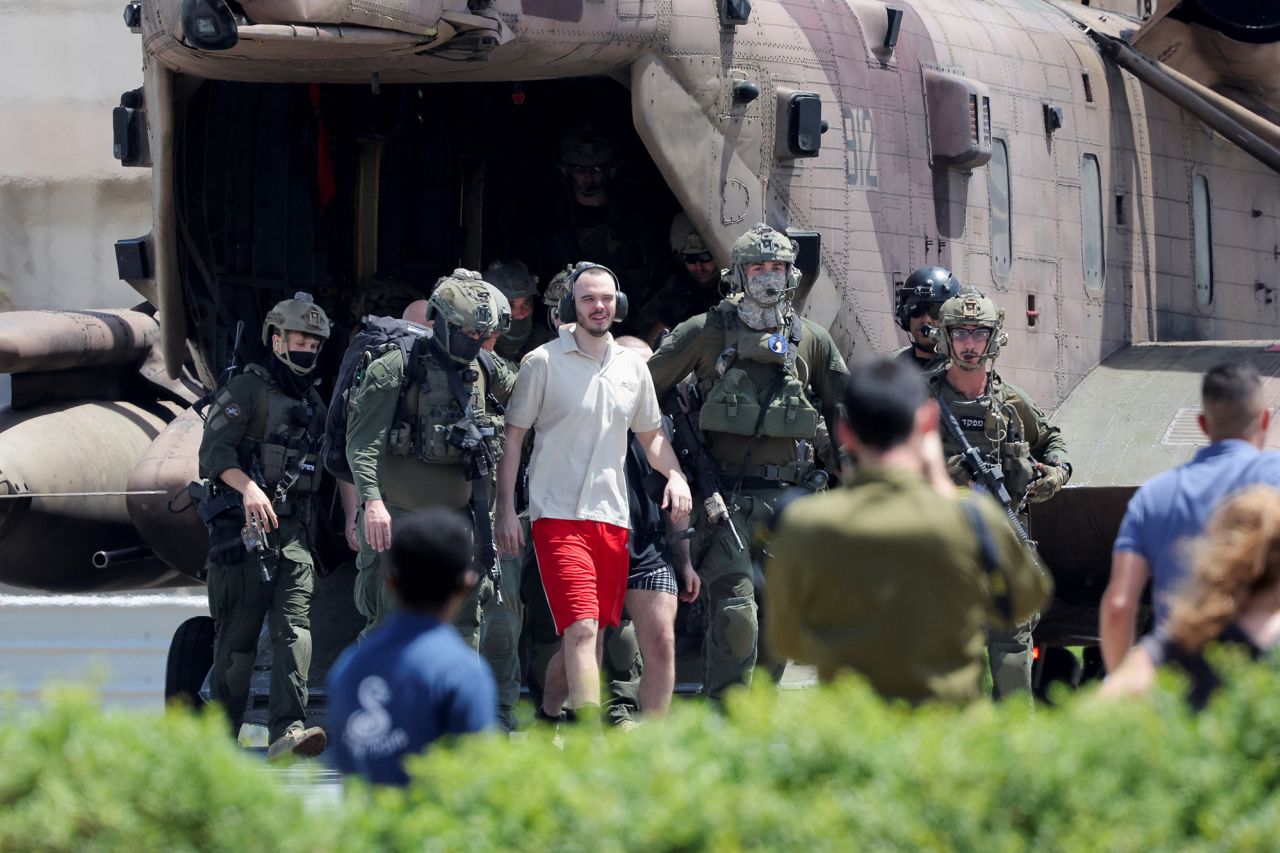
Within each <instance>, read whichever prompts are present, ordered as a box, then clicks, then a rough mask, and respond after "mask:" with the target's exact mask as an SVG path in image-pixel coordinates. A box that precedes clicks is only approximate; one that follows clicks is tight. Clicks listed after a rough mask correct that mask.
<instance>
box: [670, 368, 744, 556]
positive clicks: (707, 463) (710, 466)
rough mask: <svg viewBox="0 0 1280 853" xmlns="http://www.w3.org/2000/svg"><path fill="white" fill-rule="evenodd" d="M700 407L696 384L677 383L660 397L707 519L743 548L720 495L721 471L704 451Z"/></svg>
mask: <svg viewBox="0 0 1280 853" xmlns="http://www.w3.org/2000/svg"><path fill="white" fill-rule="evenodd" d="M701 407H702V400H701V399H700V398H699V395H698V389H697V387H696V386H693V385H689V386H681V385H677V386H676V387H675V388H673V389H671V392H670V393H669V394H667V396H666V398H665V399H664V400H663V405H662V410H663V412H664V413H666V414H667V416H669V417H670V418H671V424H672V427H673V430H672V431H673V432H674V436H673V438H672V442H671V443H672V445H674V447H675V451H676V458H677V459H678V460H679V461H680V467H681V468H683V469H684V470H685V473H687V474H688V475H689V479H690V480H692V481H693V483H694V485H695V486H696V487H697V488H698V490H699V491H700V492H702V494H703V495H705V497H704V498H703V500H702V509H703V512H705V513H706V516H707V520H708V521H710V522H711V523H712V524H719V525H721V526H723V527H725V528H727V529H728V531H729V533H730V535H731V536H733V542H734V544H735V545H737V546H738V550H739V551H741V550H742V549H743V546H742V539H741V538H740V537H739V536H738V531H737V528H735V527H734V526H733V518H732V516H730V514H729V508H728V507H727V506H726V505H725V502H724V498H723V497H722V496H721V494H720V472H719V471H717V470H716V463H715V462H714V461H713V460H712V459H711V454H710V452H708V450H707V438H706V436H705V435H703V434H702V430H701V429H700V428H699V427H698V423H697V421H696V420H695V415H696V414H697V412H698V410H699V409H700V408H701Z"/></svg>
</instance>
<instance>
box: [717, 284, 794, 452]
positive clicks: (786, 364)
mask: <svg viewBox="0 0 1280 853" xmlns="http://www.w3.org/2000/svg"><path fill="white" fill-rule="evenodd" d="M712 318H719V322H720V323H721V324H722V325H723V327H724V343H725V346H724V350H723V351H722V352H721V353H720V357H719V358H718V359H717V360H716V372H717V373H718V374H719V377H718V378H717V379H715V380H714V381H713V382H712V385H711V388H710V389H709V390H708V391H707V394H706V399H705V400H704V401H703V403H702V410H701V412H700V414H699V426H700V427H701V429H702V430H703V431H704V432H724V433H730V434H733V435H748V436H749V435H756V434H757V424H758V425H759V428H758V433H759V435H762V436H768V437H772V438H792V439H812V438H813V437H814V436H815V435H817V433H818V410H817V409H816V408H814V405H813V403H812V402H811V401H810V399H809V395H808V394H806V393H805V389H804V383H803V382H801V381H800V376H799V373H798V372H797V371H796V358H797V356H798V355H799V349H800V341H801V338H802V336H803V326H802V325H801V322H800V318H799V317H796V316H793V317H792V318H791V321H790V323H789V324H788V329H787V330H786V332H785V334H784V333H783V332H761V331H757V330H755V329H749V328H747V327H746V326H745V325H744V324H742V323H741V322H740V321H739V320H738V310H737V307H736V306H735V305H734V303H732V302H730V301H729V300H727V299H726V300H724V301H722V302H721V303H720V304H719V305H717V306H716V307H715V308H714V309H712V310H711V311H709V312H707V322H708V324H710V323H711V322H712ZM739 359H741V360H742V361H746V362H754V363H758V364H767V365H772V366H774V367H775V369H776V371H777V372H776V373H774V374H773V375H772V376H771V378H770V379H768V380H767V381H766V382H765V384H764V385H763V386H761V385H758V384H757V383H756V382H753V381H752V379H751V377H750V376H749V375H748V373H747V371H746V370H744V369H743V368H741V367H737V366H735V364H736V362H737V361H738V360H739ZM757 375H759V372H758V371H757ZM771 389H773V394H772V395H770V393H769V392H770V390H771ZM762 406H763V417H762V415H761V407H762Z"/></svg>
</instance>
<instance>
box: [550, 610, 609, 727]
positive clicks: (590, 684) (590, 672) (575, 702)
mask: <svg viewBox="0 0 1280 853" xmlns="http://www.w3.org/2000/svg"><path fill="white" fill-rule="evenodd" d="M603 637H604V634H603V633H602V632H601V631H600V630H599V622H598V621H597V620H595V619H579V620H578V621H577V622H574V623H573V624H572V625H570V626H569V627H568V628H566V629H565V631H564V641H563V642H562V643H561V644H560V651H559V652H557V655H559V656H560V657H561V658H562V659H563V661H564V663H563V666H562V667H561V669H563V671H564V677H565V683H566V685H567V686H568V693H569V707H570V708H575V709H576V708H581V707H582V706H583V705H596V706H598V705H599V704H600V654H601V652H602V650H603V648H604V646H603V643H602V639H603ZM554 668H555V661H554V660H553V661H552V666H550V667H548V668H547V669H548V674H547V682H548V690H547V693H548V694H549V693H550V692H551V690H550V683H551V674H550V672H551V670H552V669H554ZM552 698H554V697H552ZM547 704H548V703H547V701H546V699H545V698H544V700H543V705H544V707H545V706H546V705H547Z"/></svg>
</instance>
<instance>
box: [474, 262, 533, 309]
mask: <svg viewBox="0 0 1280 853" xmlns="http://www.w3.org/2000/svg"><path fill="white" fill-rule="evenodd" d="M484 280H485V281H487V282H489V284H492V285H493V286H494V287H496V288H498V290H501V291H502V295H503V296H505V297H507V301H508V302H510V301H511V300H513V299H520V298H522V297H534V296H537V295H538V277H537V276H536V275H533V274H532V273H530V272H529V268H528V267H526V266H525V265H524V264H523V263H521V262H520V261H505V262H504V261H494V262H493V263H491V264H489V268H488V269H487V270H485V271H484Z"/></svg>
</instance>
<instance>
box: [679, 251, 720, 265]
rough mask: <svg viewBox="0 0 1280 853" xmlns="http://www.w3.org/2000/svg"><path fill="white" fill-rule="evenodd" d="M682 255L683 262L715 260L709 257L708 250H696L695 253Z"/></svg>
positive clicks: (696, 262)
mask: <svg viewBox="0 0 1280 853" xmlns="http://www.w3.org/2000/svg"><path fill="white" fill-rule="evenodd" d="M682 257H683V258H684V262H685V263H686V264H705V263H707V262H709V261H712V260H715V259H714V258H713V257H711V253H710V252H698V253H697V254H694V255H684V256H682Z"/></svg>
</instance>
